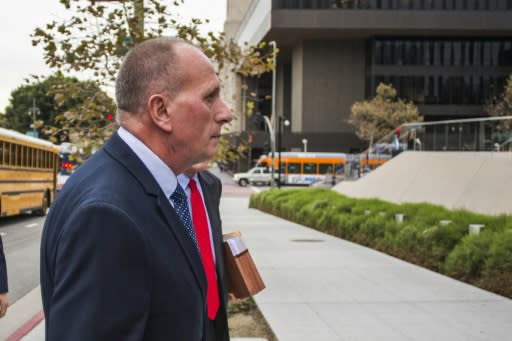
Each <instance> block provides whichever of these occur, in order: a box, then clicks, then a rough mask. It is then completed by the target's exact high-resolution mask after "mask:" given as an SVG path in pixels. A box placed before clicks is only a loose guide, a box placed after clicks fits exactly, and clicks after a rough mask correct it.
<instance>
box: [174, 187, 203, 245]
mask: <svg viewBox="0 0 512 341" xmlns="http://www.w3.org/2000/svg"><path fill="white" fill-rule="evenodd" d="M171 200H172V201H173V202H174V209H175V211H176V214H177V215H178V217H179V218H180V220H181V222H182V223H183V225H184V226H185V230H186V231H187V234H188V235H189V236H190V238H191V239H192V241H193V242H194V244H195V245H196V247H197V248H198V249H199V246H198V245H197V239H196V234H195V232H194V227H193V225H192V218H191V217H190V209H189V206H188V199H187V195H186V194H185V191H184V190H183V188H181V186H180V185H179V184H178V185H177V186H176V189H175V190H174V192H173V193H172V194H171Z"/></svg>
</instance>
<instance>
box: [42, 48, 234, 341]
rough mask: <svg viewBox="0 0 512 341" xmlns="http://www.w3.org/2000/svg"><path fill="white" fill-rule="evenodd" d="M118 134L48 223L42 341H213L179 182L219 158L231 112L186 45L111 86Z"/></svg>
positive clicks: (130, 62)
mask: <svg viewBox="0 0 512 341" xmlns="http://www.w3.org/2000/svg"><path fill="white" fill-rule="evenodd" d="M116 101H117V106H118V111H117V117H116V119H117V121H118V122H119V124H120V126H121V127H120V128H119V130H118V131H117V132H116V133H115V134H114V136H113V137H112V138H111V139H110V141H109V142H107V143H106V144H105V146H104V147H103V148H102V149H101V150H100V151H98V152H96V153H95V154H94V155H93V156H92V157H91V158H90V159H88V160H87V161H86V162H85V163H84V164H83V165H82V166H80V168H79V169H78V170H77V171H76V172H75V173H74V174H73V175H72V176H71V177H70V178H69V180H68V182H67V183H66V186H65V187H64V188H63V190H62V191H61V192H60V193H59V196H58V198H57V200H56V201H55V202H54V205H53V207H52V208H51V210H50V213H49V215H48V217H47V219H46V222H45V226H44V230H43V236H42V245H41V293H42V298H43V308H44V312H45V321H46V322H45V323H46V340H47V341H53V340H59V341H60V340H73V341H80V340H84V341H85V340H87V341H90V340H94V341H102V340H105V341H107V340H108V341H111V340H147V341H154V340H155V341H156V340H162V341H163V340H165V341H170V340H175V341H199V340H201V341H206V340H207V338H206V337H207V330H208V322H207V319H208V314H207V304H206V290H207V279H206V275H205V272H204V270H203V267H202V260H201V256H200V254H199V252H198V248H197V240H196V238H195V236H194V234H193V232H192V228H191V219H190V216H189V214H188V213H187V211H188V207H187V206H184V204H185V205H186V198H185V199H184V200H183V197H184V193H183V189H182V188H181V187H180V186H179V184H178V183H177V178H176V175H177V174H180V173H182V172H183V171H185V170H186V169H187V168H189V167H191V166H192V165H193V164H195V163H198V162H201V161H203V160H206V159H210V158H212V157H213V156H214V155H215V153H216V150H217V144H218V140H219V137H220V131H221V128H222V125H223V124H225V123H228V122H229V121H231V119H232V114H231V112H230V110H229V109H228V108H227V106H226V105H225V103H224V102H223V101H222V100H221V99H220V84H219V81H218V79H217V76H216V74H215V71H214V69H213V67H212V65H211V63H210V61H209V60H208V58H207V57H206V56H205V55H204V54H203V53H202V52H201V51H200V50H198V49H197V48H196V47H194V46H192V45H190V44H188V43H185V42H184V41H181V40H176V39H170V38H157V39H151V40H148V41H145V42H143V43H141V44H139V45H137V46H136V47H134V48H133V49H132V50H131V51H130V53H129V54H128V55H127V56H126V57H125V60H124V61H123V64H122V65H121V68H120V71H119V73H118V76H117V80H116Z"/></svg>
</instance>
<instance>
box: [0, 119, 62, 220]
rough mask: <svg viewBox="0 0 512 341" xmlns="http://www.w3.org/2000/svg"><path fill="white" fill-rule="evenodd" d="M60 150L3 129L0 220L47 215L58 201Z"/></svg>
mask: <svg viewBox="0 0 512 341" xmlns="http://www.w3.org/2000/svg"><path fill="white" fill-rule="evenodd" d="M58 153H59V149H58V147H57V146H55V145H54V144H53V143H50V142H48V141H45V140H41V139H38V138H35V137H31V136H27V135H23V134H21V133H18V132H16V131H13V130H8V129H4V128H0V216H2V217H5V216H11V215H16V214H21V213H24V212H28V211H30V212H31V213H35V214H38V215H45V214H46V212H47V210H48V207H49V206H50V204H51V203H52V202H53V199H54V197H55V188H56V181H57V170H58V155H59V154H58Z"/></svg>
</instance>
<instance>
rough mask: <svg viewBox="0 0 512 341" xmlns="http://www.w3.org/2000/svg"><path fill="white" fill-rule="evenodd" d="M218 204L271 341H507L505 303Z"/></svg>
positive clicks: (242, 207)
mask: <svg viewBox="0 0 512 341" xmlns="http://www.w3.org/2000/svg"><path fill="white" fill-rule="evenodd" d="M247 205H248V200H244V199H241V198H225V199H223V200H222V203H221V216H222V220H223V227H224V231H225V232H229V231H232V230H238V229H239V230H240V231H242V235H243V236H244V238H245V241H246V244H247V246H248V247H249V249H250V250H251V254H252V256H253V258H254V260H255V262H256V264H257V266H258V268H259V269H260V272H261V275H262V277H263V279H264V281H265V284H266V286H267V288H266V289H265V290H264V291H262V292H261V293H259V294H258V295H256V296H255V300H256V302H257V304H258V307H259V308H260V310H261V312H262V313H263V315H264V316H265V318H266V320H267V321H268V323H269V325H270V326H271V328H272V329H273V331H274V333H275V335H276V336H277V338H278V340H279V341H334V340H450V341H452V340H507V339H508V340H510V336H511V335H512V318H511V316H512V300H510V299H507V298H503V297H501V296H498V295H495V294H492V293H489V292H486V291H484V290H481V289H478V288H476V287H472V286H470V285H467V284H464V283H461V282H458V281H456V280H453V279H451V278H448V277H445V276H442V275H440V274H438V273H435V272H431V271H429V270H425V269H423V268H420V267H418V266H415V265H412V264H409V263H406V262H403V261H401V260H398V259H396V258H393V257H390V256H387V255H385V254H382V253H379V252H376V251H374V250H372V249H368V248H365V247H362V246H359V245H357V244H353V243H350V242H347V241H344V240H342V239H338V238H335V237H331V236H328V235H325V234H323V233H320V232H317V231H315V230H312V229H309V228H305V227H304V226H301V225H298V224H295V223H291V222H288V221H286V220H282V219H279V218H276V217H274V216H271V215H267V214H264V213H261V212H260V211H257V210H251V209H247Z"/></svg>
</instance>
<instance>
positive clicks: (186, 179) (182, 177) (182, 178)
mask: <svg viewBox="0 0 512 341" xmlns="http://www.w3.org/2000/svg"><path fill="white" fill-rule="evenodd" d="M190 179H194V181H195V182H196V184H197V186H198V187H199V177H198V176H197V173H196V174H194V176H193V177H191V178H189V177H188V176H187V175H186V174H183V173H182V174H180V175H178V183H179V184H180V186H181V187H182V188H183V189H184V190H187V187H188V183H189V182H190Z"/></svg>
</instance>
